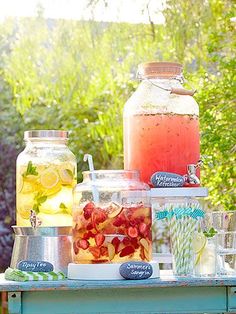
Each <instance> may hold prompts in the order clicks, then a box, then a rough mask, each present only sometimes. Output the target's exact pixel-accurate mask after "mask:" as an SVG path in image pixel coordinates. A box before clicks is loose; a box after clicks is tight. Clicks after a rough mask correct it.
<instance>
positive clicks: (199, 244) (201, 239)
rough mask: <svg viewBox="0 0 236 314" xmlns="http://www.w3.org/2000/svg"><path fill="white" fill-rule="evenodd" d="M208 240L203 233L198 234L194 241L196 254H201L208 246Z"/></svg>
mask: <svg viewBox="0 0 236 314" xmlns="http://www.w3.org/2000/svg"><path fill="white" fill-rule="evenodd" d="M206 243H207V238H206V237H205V235H204V233H203V232H198V233H197V234H196V235H195V237H194V239H193V251H194V253H196V254H197V253H199V252H201V251H202V250H203V249H204V247H205V246H206Z"/></svg>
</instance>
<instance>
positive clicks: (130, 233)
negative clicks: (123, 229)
mask: <svg viewBox="0 0 236 314" xmlns="http://www.w3.org/2000/svg"><path fill="white" fill-rule="evenodd" d="M128 236H130V237H131V238H137V236H138V230H137V228H136V227H129V228H128Z"/></svg>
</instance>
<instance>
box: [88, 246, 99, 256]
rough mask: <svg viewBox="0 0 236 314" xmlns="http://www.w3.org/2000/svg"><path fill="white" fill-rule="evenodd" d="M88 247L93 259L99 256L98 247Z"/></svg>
mask: <svg viewBox="0 0 236 314" xmlns="http://www.w3.org/2000/svg"><path fill="white" fill-rule="evenodd" d="M88 249H89V252H90V253H92V254H93V256H94V257H95V259H97V258H99V257H100V255H101V251H100V249H99V247H89V248H88Z"/></svg>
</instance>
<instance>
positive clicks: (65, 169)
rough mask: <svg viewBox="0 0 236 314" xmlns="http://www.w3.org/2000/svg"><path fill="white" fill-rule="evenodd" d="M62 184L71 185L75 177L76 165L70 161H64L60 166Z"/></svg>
mask: <svg viewBox="0 0 236 314" xmlns="http://www.w3.org/2000/svg"><path fill="white" fill-rule="evenodd" d="M58 172H59V176H60V179H61V182H62V184H68V185H71V184H72V183H73V177H74V167H73V166H72V165H71V164H70V163H64V164H62V165H60V166H59V167H58Z"/></svg>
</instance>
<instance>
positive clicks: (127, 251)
mask: <svg viewBox="0 0 236 314" xmlns="http://www.w3.org/2000/svg"><path fill="white" fill-rule="evenodd" d="M134 252H135V250H134V248H133V247H132V246H131V245H129V246H126V247H125V248H123V250H122V251H121V252H120V257H125V256H128V255H131V254H133V253H134Z"/></svg>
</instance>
